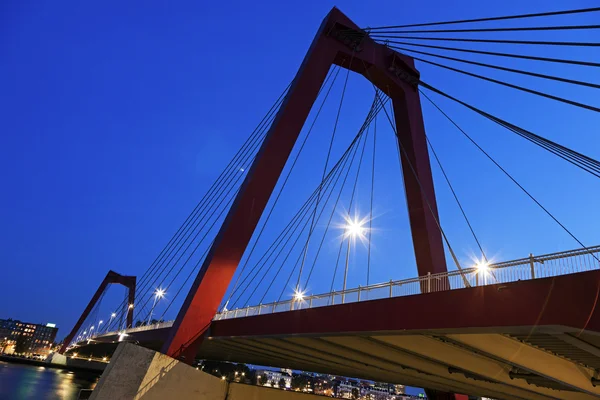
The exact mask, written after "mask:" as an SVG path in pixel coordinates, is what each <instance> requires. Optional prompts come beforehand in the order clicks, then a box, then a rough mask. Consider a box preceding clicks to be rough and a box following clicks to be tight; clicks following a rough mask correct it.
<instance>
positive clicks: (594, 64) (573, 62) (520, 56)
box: [378, 40, 600, 67]
mask: <svg viewBox="0 0 600 400" xmlns="http://www.w3.org/2000/svg"><path fill="white" fill-rule="evenodd" d="M378 43H380V44H387V45H388V46H390V47H392V48H393V47H394V46H391V45H389V43H395V44H402V45H405V46H414V47H427V48H430V49H438V50H450V51H459V52H463V53H472V54H484V55H487V56H497V57H508V58H518V59H523V60H532V61H544V62H551V63H558V64H571V65H581V66H586V67H600V63H597V62H590V61H579V60H568V59H564V58H550V57H537V56H528V55H523V54H514V53H499V52H494V51H484V50H473V49H462V48H458V47H447V46H435V45H431V44H421V43H410V42H402V41H398V40H386V41H379V42H378Z"/></svg>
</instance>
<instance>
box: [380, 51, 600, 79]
mask: <svg viewBox="0 0 600 400" xmlns="http://www.w3.org/2000/svg"><path fill="white" fill-rule="evenodd" d="M599 45H600V43H599ZM392 47H393V48H394V49H397V50H402V51H405V52H406V51H408V52H412V53H418V54H423V55H426V56H431V57H437V58H443V59H446V60H451V61H457V62H461V63H465V64H471V65H477V66H480V67H486V68H493V69H497V70H501V71H506V72H514V73H517V74H521V75H528V76H533V77H536V78H543V79H548V80H553V81H557V82H564V83H570V84H573V85H579V86H586V87H591V88H594V89H600V84H596V83H590V82H584V81H578V80H575V79H568V78H562V77H559V76H553V75H546V74H539V73H536V72H531V71H523V70H520V69H514V68H508V67H502V66H500V65H495V64H487V63H481V62H477V61H472V60H465V59H463V58H456V57H449V56H444V55H441V54H435V53H428V52H425V51H419V50H413V49H408V48H406V47H400V46H392ZM411 57H412V56H411ZM419 60H420V59H419Z"/></svg>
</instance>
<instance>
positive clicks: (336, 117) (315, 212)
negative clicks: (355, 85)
mask: <svg viewBox="0 0 600 400" xmlns="http://www.w3.org/2000/svg"><path fill="white" fill-rule="evenodd" d="M353 59H354V51H352V57H351V58H350V65H351V64H352V60H353ZM349 77H350V68H348V69H347V71H346V79H345V80H344V87H343V89H342V96H341V98H340V105H339V107H338V110H337V114H336V116H335V123H334V125H333V132H332V133H331V140H330V142H329V149H328V150H327V157H326V158H325V165H324V166H323V176H322V177H321V181H322V180H323V179H324V178H325V174H326V173H327V165H328V164H329V157H330V156H331V148H332V147H333V141H334V140H335V133H336V131H337V127H338V122H339V120H340V114H341V113H342V106H343V104H344V96H345V94H346V88H347V86H348V78H349ZM319 200H320V194H319V196H317V201H316V203H315V209H314V212H313V216H312V222H311V226H310V229H309V231H308V238H307V240H306V247H305V248H304V258H303V259H302V264H300V272H299V273H298V281H297V282H296V290H300V280H301V279H302V269H303V268H304V262H305V261H306V255H307V254H308V244H309V242H310V237H311V236H312V233H313V231H314V223H315V216H316V214H317V208H318V207H319Z"/></svg>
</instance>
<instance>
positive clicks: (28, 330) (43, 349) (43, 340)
mask: <svg viewBox="0 0 600 400" xmlns="http://www.w3.org/2000/svg"><path fill="white" fill-rule="evenodd" d="M57 332H58V328H57V327H56V325H54V324H45V325H43V324H33V323H30V322H21V321H18V320H14V319H10V318H9V319H0V353H6V354H12V353H22V354H26V355H33V354H40V355H47V354H48V353H50V350H51V349H52V344H53V343H54V340H55V339H56V334H57Z"/></svg>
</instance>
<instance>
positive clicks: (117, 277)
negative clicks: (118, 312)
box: [59, 271, 136, 354]
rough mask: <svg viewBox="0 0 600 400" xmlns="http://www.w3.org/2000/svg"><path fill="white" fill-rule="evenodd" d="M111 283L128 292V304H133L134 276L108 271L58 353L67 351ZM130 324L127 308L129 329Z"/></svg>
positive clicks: (129, 310) (131, 314)
mask: <svg viewBox="0 0 600 400" xmlns="http://www.w3.org/2000/svg"><path fill="white" fill-rule="evenodd" d="M112 283H116V284H119V285H123V286H125V287H126V288H127V290H128V300H129V304H134V300H135V285H136V277H135V276H125V275H121V274H118V273H116V272H114V271H108V273H107V274H106V277H105V278H104V280H103V281H102V283H100V286H98V289H97V290H96V293H94V295H93V296H92V298H91V300H90V302H89V303H88V305H87V307H86V308H85V310H83V313H81V316H80V317H79V319H78V320H77V323H76V324H75V326H73V329H71V332H69V334H68V335H67V337H66V338H65V340H64V341H63V345H62V347H61V348H60V351H59V353H60V354H64V352H65V351H66V350H67V346H69V344H70V343H71V341H72V340H73V337H75V334H76V333H77V332H78V331H79V329H80V328H81V325H83V322H84V321H85V319H86V318H87V317H88V315H89V314H90V312H91V311H92V308H94V306H95V305H96V303H97V302H98V299H100V296H101V295H102V293H103V292H104V290H105V289H106V287H107V286H108V285H109V284H112ZM126 307H127V306H126ZM132 324H133V308H131V307H128V308H127V327H131V326H132Z"/></svg>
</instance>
